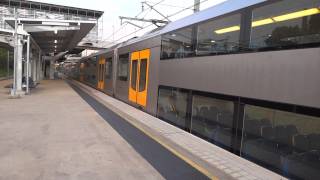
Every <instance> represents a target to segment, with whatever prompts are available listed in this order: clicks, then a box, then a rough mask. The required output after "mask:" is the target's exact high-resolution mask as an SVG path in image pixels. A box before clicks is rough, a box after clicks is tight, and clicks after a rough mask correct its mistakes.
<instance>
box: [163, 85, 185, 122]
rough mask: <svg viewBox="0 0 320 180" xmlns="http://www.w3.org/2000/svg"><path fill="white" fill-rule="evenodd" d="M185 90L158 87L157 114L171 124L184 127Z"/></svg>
mask: <svg viewBox="0 0 320 180" xmlns="http://www.w3.org/2000/svg"><path fill="white" fill-rule="evenodd" d="M187 97H188V94H187V93H186V92H183V91H180V90H177V89H162V88H160V89H159V97H158V116H159V117H160V118H162V119H164V120H166V121H168V122H170V123H171V124H174V125H176V126H179V127H181V128H186V116H187Z"/></svg>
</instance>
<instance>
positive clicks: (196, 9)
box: [193, 0, 200, 13]
mask: <svg viewBox="0 0 320 180" xmlns="http://www.w3.org/2000/svg"><path fill="white" fill-rule="evenodd" d="M199 11H200V0H194V9H193V12H194V13H196V12H199Z"/></svg>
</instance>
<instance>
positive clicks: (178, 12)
mask: <svg viewBox="0 0 320 180" xmlns="http://www.w3.org/2000/svg"><path fill="white" fill-rule="evenodd" d="M206 1H209V0H202V1H200V2H199V3H196V4H194V5H199V4H201V3H204V2H206ZM194 5H191V6H189V7H186V8H184V9H182V10H179V11H177V12H175V13H173V14H171V15H168V16H167V18H170V17H172V16H175V15H178V14H180V13H182V12H184V11H186V10H189V9H190V8H192V7H194ZM162 20H165V18H163V19H162ZM152 25H153V24H149V25H147V26H144V27H142V28H141V29H138V30H135V31H133V32H131V33H129V34H127V35H125V36H122V37H120V38H118V39H117V40H115V41H114V42H113V43H116V42H118V41H120V40H122V39H124V38H126V37H128V36H131V35H133V34H135V33H137V32H139V31H141V30H143V29H146V28H148V27H150V26H152Z"/></svg>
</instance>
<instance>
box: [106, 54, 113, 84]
mask: <svg viewBox="0 0 320 180" xmlns="http://www.w3.org/2000/svg"><path fill="white" fill-rule="evenodd" d="M105 68H106V69H105V73H106V74H105V77H106V78H107V79H111V78H112V58H108V59H107V60H106V65H105Z"/></svg>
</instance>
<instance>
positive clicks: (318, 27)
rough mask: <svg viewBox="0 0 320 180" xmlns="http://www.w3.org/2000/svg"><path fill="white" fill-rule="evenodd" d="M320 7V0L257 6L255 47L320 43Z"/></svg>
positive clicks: (254, 13) (252, 42)
mask: <svg viewBox="0 0 320 180" xmlns="http://www.w3.org/2000/svg"><path fill="white" fill-rule="evenodd" d="M319 6H320V1H319V0H308V1H302V0H283V1H279V2H276V3H273V4H269V5H266V6H263V7H258V8H256V9H254V10H253V12H252V18H253V22H252V30H251V43H250V46H251V48H253V49H265V48H275V47H277V48H281V47H282V48H283V47H295V46H298V45H301V44H309V43H319V42H320V23H319V22H320V14H319V13H320V10H319Z"/></svg>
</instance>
